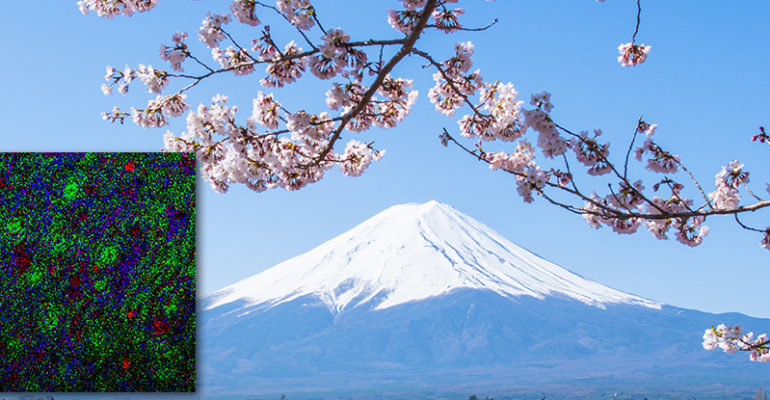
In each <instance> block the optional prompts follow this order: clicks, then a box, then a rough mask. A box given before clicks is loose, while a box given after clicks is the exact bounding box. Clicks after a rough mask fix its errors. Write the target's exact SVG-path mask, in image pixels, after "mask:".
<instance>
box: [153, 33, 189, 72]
mask: <svg viewBox="0 0 770 400" xmlns="http://www.w3.org/2000/svg"><path fill="white" fill-rule="evenodd" d="M185 39H187V33H184V32H177V33H175V34H174V35H173V36H172V37H171V40H172V41H173V42H174V47H168V46H166V45H160V59H161V60H163V61H166V62H167V63H169V64H171V69H173V70H174V71H179V72H183V71H184V68H182V63H183V62H184V60H185V59H187V55H188V54H189V49H188V48H187V44H186V43H185V42H184V41H185Z"/></svg>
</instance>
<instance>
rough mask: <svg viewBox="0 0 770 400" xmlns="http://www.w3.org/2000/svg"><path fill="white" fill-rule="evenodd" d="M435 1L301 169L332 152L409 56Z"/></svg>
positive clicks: (427, 4)
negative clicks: (317, 153)
mask: <svg viewBox="0 0 770 400" xmlns="http://www.w3.org/2000/svg"><path fill="white" fill-rule="evenodd" d="M436 1H437V0H427V2H426V4H425V7H424V8H423V10H422V12H421V13H420V17H419V19H418V20H417V24H416V25H415V26H414V28H413V30H412V33H410V34H409V36H407V37H406V39H405V40H404V42H403V45H402V47H401V49H400V50H399V51H398V52H397V53H396V54H395V55H394V56H393V57H392V58H391V59H390V61H388V63H387V64H385V66H384V67H382V68H381V69H380V71H379V73H378V74H377V77H376V78H375V80H374V82H373V83H372V84H371V86H369V89H368V90H367V91H366V92H365V93H364V94H363V96H362V97H361V99H360V100H359V101H358V102H357V104H356V105H355V106H354V107H353V109H351V110H350V111H348V112H347V113H346V114H345V115H343V116H342V120H341V121H340V123H339V125H338V126H337V128H336V129H335V130H334V132H333V133H332V136H331V138H330V139H329V145H328V146H326V147H325V148H324V149H323V150H322V151H321V153H320V154H319V155H318V156H317V157H314V159H313V161H312V162H311V163H309V164H305V165H301V167H312V166H316V165H318V163H320V162H321V161H322V160H323V159H324V157H326V155H327V154H329V152H330V151H332V148H333V147H334V143H336V142H337V140H339V138H340V136H341V135H342V130H343V129H345V125H347V123H348V122H350V120H351V119H352V118H353V117H355V116H356V115H357V114H358V113H359V112H361V111H362V110H363V109H364V107H365V106H366V103H368V102H369V100H370V99H371V98H372V96H373V95H374V93H375V92H376V91H377V89H379V87H380V86H381V85H382V83H383V81H384V80H385V76H386V75H387V74H389V73H390V71H391V70H393V68H394V67H395V66H396V64H398V63H399V62H400V61H401V60H402V59H403V58H404V57H406V55H407V54H409V53H410V52H411V51H412V48H413V47H414V44H415V43H416V42H417V39H418V38H419V37H420V34H421V33H422V31H423V30H424V29H425V26H426V25H427V23H428V18H430V15H431V13H432V12H433V10H434V9H435V7H436Z"/></svg>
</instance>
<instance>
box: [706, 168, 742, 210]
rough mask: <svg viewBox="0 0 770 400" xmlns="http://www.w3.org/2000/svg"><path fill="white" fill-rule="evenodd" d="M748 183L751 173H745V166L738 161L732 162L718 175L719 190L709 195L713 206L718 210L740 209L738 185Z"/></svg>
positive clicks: (717, 185)
mask: <svg viewBox="0 0 770 400" xmlns="http://www.w3.org/2000/svg"><path fill="white" fill-rule="evenodd" d="M747 183H749V173H748V172H744V171H743V164H740V163H739V162H738V161H732V162H730V164H729V165H728V166H727V167H722V171H720V172H719V173H718V174H717V175H716V187H717V190H715V191H713V192H711V193H709V199H710V200H711V205H712V206H713V207H714V209H717V210H732V209H735V208H738V203H740V201H741V195H740V193H739V192H738V185H741V184H743V185H745V184H747Z"/></svg>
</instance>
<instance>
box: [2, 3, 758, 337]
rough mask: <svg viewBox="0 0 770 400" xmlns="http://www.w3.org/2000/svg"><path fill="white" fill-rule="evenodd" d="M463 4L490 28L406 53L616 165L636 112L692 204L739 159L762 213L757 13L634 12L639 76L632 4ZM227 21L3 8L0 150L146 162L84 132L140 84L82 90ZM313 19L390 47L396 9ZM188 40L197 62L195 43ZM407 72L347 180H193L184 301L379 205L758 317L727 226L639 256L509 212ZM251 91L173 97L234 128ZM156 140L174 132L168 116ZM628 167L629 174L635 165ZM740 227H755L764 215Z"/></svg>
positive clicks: (420, 74)
mask: <svg viewBox="0 0 770 400" xmlns="http://www.w3.org/2000/svg"><path fill="white" fill-rule="evenodd" d="M469 3H470V4H471V5H472V8H470V9H468V11H467V14H466V15H467V18H466V19H465V21H467V22H468V24H469V25H472V26H482V25H485V24H487V23H488V22H491V21H492V20H493V19H494V18H495V17H498V18H499V20H500V21H499V23H498V24H496V25H495V26H494V27H493V28H491V29H489V30H487V31H485V32H480V33H472V32H466V33H460V34H455V35H449V36H445V35H443V34H440V33H437V32H436V33H431V34H430V35H429V36H426V37H425V38H424V39H423V40H421V41H420V42H418V47H419V48H421V49H423V50H427V51H430V52H432V53H433V54H435V55H436V57H437V58H441V59H443V58H446V57H448V56H449V55H450V54H451V52H452V49H453V46H452V45H453V43H454V42H457V41H466V40H471V41H473V42H474V43H475V45H476V56H475V57H474V61H475V62H476V64H475V66H474V68H481V71H482V74H483V75H484V77H485V78H486V79H487V80H492V81H494V80H495V79H499V80H500V81H503V82H508V81H510V82H512V83H513V84H514V85H515V86H516V88H517V89H518V90H519V92H520V93H521V97H522V99H524V100H525V101H527V100H528V99H529V95H530V94H531V93H536V92H540V91H542V90H547V91H549V92H551V93H552V101H553V102H554V104H555V108H554V111H553V113H552V116H553V117H554V118H555V119H556V120H557V122H559V123H560V124H561V125H563V126H566V127H569V128H570V129H573V130H575V131H580V130H590V129H594V128H601V129H603V130H604V132H605V136H603V137H604V138H606V139H608V140H610V141H611V142H612V143H613V144H612V148H611V149H612V150H614V151H615V154H614V157H616V158H615V159H616V160H617V159H619V157H621V153H622V152H623V149H625V148H626V147H627V146H628V140H629V139H630V135H631V133H632V131H633V129H634V126H635V124H636V120H637V118H638V117H639V116H640V115H643V116H644V117H645V119H647V120H648V121H650V122H654V123H658V124H659V126H660V128H659V130H658V133H657V135H656V136H657V139H658V141H659V143H661V144H663V145H665V146H667V147H668V149H669V150H671V151H672V152H674V153H675V154H679V155H680V156H681V158H682V160H683V161H684V162H685V164H686V165H687V166H688V167H689V168H690V169H691V170H692V171H693V172H694V174H695V175H696V176H697V177H698V178H699V179H700V181H701V183H703V184H704V185H705V187H706V190H707V191H711V190H713V184H714V175H715V174H716V173H717V172H718V171H719V169H720V167H721V166H722V165H725V164H727V163H728V162H729V161H731V160H733V159H740V160H741V161H742V162H744V163H745V164H746V167H747V168H748V169H749V170H750V171H751V172H752V175H751V178H752V182H753V184H754V186H753V187H754V190H755V191H757V192H758V193H761V194H762V195H764V196H765V197H767V196H768V194H767V193H766V192H765V188H764V187H765V185H764V182H768V181H770V173H769V171H768V167H767V166H768V163H767V160H768V156H770V146H767V145H760V144H757V143H752V142H750V136H751V135H753V134H755V133H756V132H757V130H758V129H757V128H758V126H759V125H770V114H769V113H768V110H770V96H768V93H770V79H768V75H767V66H768V65H770V51H769V50H768V47H767V43H766V42H767V38H768V37H770V25H768V24H767V20H766V17H767V15H770V3H767V2H736V3H735V4H731V5H730V6H729V7H727V6H725V5H724V4H722V3H718V2H703V1H696V0H681V1H676V2H672V1H662V0H658V1H643V3H642V5H643V13H642V25H641V29H640V32H639V36H638V40H639V41H641V42H643V43H646V44H650V45H652V51H651V53H650V56H649V58H648V60H647V62H646V63H645V64H644V65H642V66H640V67H636V68H623V67H621V66H620V65H619V64H618V62H617V61H616V57H617V50H616V48H617V46H618V45H619V44H620V43H624V42H628V41H630V38H631V35H632V33H633V29H634V24H635V18H636V5H635V2H634V1H631V0H607V1H606V2H604V3H598V2H595V1H593V0H560V1H548V2H544V1H511V0H500V1H497V2H481V1H473V2H469ZM227 4H228V2H223V1H162V2H161V4H160V5H159V6H158V7H157V8H156V9H155V10H153V11H151V12H150V13H146V14H140V15H135V16H134V17H132V18H124V17H120V18H116V19H114V20H111V21H109V20H103V19H101V18H98V17H96V16H95V15H93V14H92V15H89V16H83V15H81V14H80V12H79V11H78V8H77V6H76V4H75V1H74V0H70V1H66V0H65V1H51V2H45V6H42V5H41V6H35V7H33V6H30V5H29V4H27V3H25V2H18V1H14V2H8V3H7V4H4V5H3V9H4V15H6V18H4V21H3V24H2V25H0V34H2V37H3V38H5V41H4V48H5V51H4V55H3V57H2V60H1V61H0V63H1V64H0V71H2V73H0V89H2V92H3V93H2V94H3V96H0V117H1V118H0V138H1V139H2V140H1V141H0V143H1V144H0V150H2V151H157V150H159V149H161V147H162V139H161V137H162V135H163V133H165V131H166V128H162V129H142V128H139V127H136V126H134V125H132V124H130V123H127V124H126V125H124V126H120V125H111V124H109V123H106V122H104V121H102V120H101V119H100V113H101V112H102V111H107V110H109V109H111V108H112V106H113V105H120V106H121V107H124V108H128V107H129V106H130V105H141V104H145V103H146V101H147V99H148V94H147V93H146V92H144V89H143V88H142V87H141V86H140V85H136V86H134V87H132V89H131V92H130V93H129V96H127V97H121V96H114V97H105V96H103V95H102V93H101V90H100V88H99V87H100V85H101V84H102V83H103V80H102V79H103V78H102V77H103V75H104V69H105V65H107V64H110V65H114V66H116V67H118V68H121V67H123V66H124V65H127V64H128V65H132V66H136V65H137V64H139V63H144V64H151V65H154V66H158V67H160V68H164V69H168V67H167V65H164V63H163V62H162V61H161V60H160V59H159V57H158V48H159V46H160V44H161V43H165V44H169V43H170V37H171V34H173V33H174V32H175V31H178V30H179V31H186V32H189V33H190V36H191V37H195V33H196V32H197V30H198V27H199V24H200V21H201V19H202V18H203V17H204V16H205V13H206V11H208V10H211V11H212V12H214V13H221V12H223V11H225V10H226V9H227ZM314 4H316V6H317V8H318V10H319V14H320V15H321V18H322V20H323V21H324V23H325V25H326V26H327V27H334V26H340V27H343V28H344V29H345V30H346V31H347V32H349V33H351V36H352V37H353V39H354V40H363V39H369V38H371V37H376V38H395V37H397V35H398V34H397V33H396V32H395V31H393V30H392V29H391V28H390V27H389V25H388V24H387V20H386V13H385V9H387V8H397V7H398V4H399V3H398V2H396V1H377V2H374V1H367V2H363V1H347V0H346V1H316V2H315V3H314ZM466 7H468V5H466ZM276 29H277V28H276ZM258 34H259V33H258V32H255V33H252V35H254V37H257V36H258ZM313 34H314V35H318V33H317V32H314V33H313ZM191 43H194V46H195V47H194V50H196V49H197V50H198V51H199V52H200V51H203V53H204V54H203V55H204V56H206V55H207V52H206V51H205V49H203V48H202V46H201V45H200V44H199V43H198V42H197V41H191ZM199 54H200V53H199ZM421 66H422V65H421V63H420V60H407V61H406V62H404V63H403V65H401V66H399V67H398V68H397V69H396V70H395V71H394V75H397V76H403V77H407V78H412V79H414V80H415V83H416V88H417V89H418V90H419V91H420V100H419V101H418V103H417V104H416V105H415V107H414V109H413V112H412V114H411V115H410V116H409V117H408V118H407V120H406V121H405V122H404V123H403V124H401V125H399V126H398V127H397V128H395V129H391V130H384V131H383V130H373V131H369V132H367V133H365V134H364V136H361V135H357V134H350V135H348V136H347V138H358V139H362V140H363V141H369V140H375V141H376V146H377V147H378V148H384V149H387V154H386V156H385V157H384V158H383V160H382V161H381V162H379V163H376V164H374V165H373V166H372V167H371V168H370V169H369V170H368V171H367V172H366V173H365V174H364V175H363V176H362V177H358V178H348V177H344V176H343V175H342V174H341V173H340V172H338V171H333V172H330V173H329V174H328V175H327V178H325V179H324V180H322V181H321V182H319V183H316V184H313V185H311V186H309V187H307V188H305V189H303V190H301V191H298V192H286V191H283V190H274V191H270V192H266V193H261V194H258V193H254V192H251V191H248V190H246V189H245V188H242V187H233V188H232V189H231V191H230V192H229V193H227V194H225V195H219V194H216V193H214V192H213V191H212V190H211V189H210V188H209V187H208V186H206V185H205V184H203V183H201V185H200V186H199V193H200V194H199V198H200V202H199V204H198V216H199V217H198V222H199V230H198V232H199V241H198V243H199V254H200V257H199V278H200V281H199V293H201V294H205V293H209V292H211V291H213V290H216V289H218V288H221V287H224V286H226V285H228V284H231V283H234V282H236V281H238V280H240V279H242V278H244V277H247V276H250V275H252V274H255V273H257V272H260V271H262V270H264V269H266V268H269V267H271V266H273V265H275V264H277V263H278V262H280V261H283V260H285V259H287V258H290V257H292V256H295V255H298V254H300V253H302V252H305V251H307V250H310V249H311V248H313V247H315V246H317V245H319V244H321V243H322V242H324V241H326V240H328V239H330V238H332V237H334V236H336V235H338V234H340V233H342V232H344V231H346V230H348V229H350V228H352V227H353V226H355V225H357V224H358V223H360V222H362V221H363V220H365V219H366V218H368V217H370V216H372V215H374V214H376V213H378V212H380V211H382V210H384V209H385V208H387V207H389V206H391V205H394V204H399V203H406V202H424V201H427V200H431V199H436V200H439V201H442V202H445V203H448V204H451V205H452V206H454V207H455V208H457V209H458V210H460V211H462V212H464V213H466V214H468V215H470V216H471V217H474V218H476V219H477V220H479V221H481V222H483V223H485V224H486V225H488V226H490V227H492V228H493V229H495V230H497V231H498V232H500V233H501V234H503V235H504V236H506V237H508V238H509V239H511V240H512V241H514V242H516V243H518V244H520V245H521V246H523V247H525V248H528V249H530V250H532V251H534V252H536V253H538V254H540V255H541V256H544V257H545V258H547V259H549V260H551V261H553V262H556V263H557V264H560V265H562V266H564V267H566V268H568V269H570V270H572V271H574V272H576V273H579V274H581V275H583V276H585V277H588V278H590V279H593V280H596V281H598V282H601V283H603V284H606V285H609V286H612V287H615V288H617V289H620V290H623V291H627V292H631V293H634V294H637V295H640V296H644V297H647V298H651V299H654V300H658V301H662V302H666V303H669V304H673V305H676V306H680V307H686V308H694V309H700V310H704V311H711V312H726V311H739V312H743V313H746V314H749V315H753V316H760V317H767V318H770V290H768V284H767V282H768V278H767V277H768V275H769V274H770V252H768V251H767V250H764V249H762V248H760V247H759V246H758V242H759V240H760V237H759V235H758V234H755V233H751V232H746V231H743V230H740V229H738V228H737V227H736V226H735V224H734V222H733V221H732V220H731V219H729V218H712V219H710V220H709V221H708V222H709V225H710V227H711V233H710V234H709V236H708V237H707V238H706V241H705V243H704V244H703V245H701V246H700V247H698V248H694V249H693V248H688V247H685V246H683V245H680V244H678V243H677V242H675V241H673V240H669V241H658V240H655V239H654V238H653V237H652V236H651V235H650V234H649V233H647V232H646V231H640V232H639V233H637V234H636V235H633V236H618V235H616V234H614V233H612V232H611V231H609V230H608V229H606V228H603V229H601V230H598V231H597V230H593V229H591V228H590V227H589V226H588V225H587V224H586V223H585V222H584V221H583V219H582V218H580V217H578V216H574V215H572V214H568V213H567V212H565V211H562V210H560V209H556V208H554V207H553V206H550V205H548V204H546V202H545V201H543V200H536V201H535V203H534V204H525V203H524V202H523V201H522V200H521V199H520V197H519V196H518V195H517V194H516V188H515V184H514V182H513V180H512V179H511V177H510V176H508V175H506V174H504V173H500V172H493V171H490V170H489V169H488V168H487V167H486V166H485V165H483V164H481V163H479V162H476V161H475V160H473V159H472V158H469V157H467V156H464V155H463V154H462V153H461V152H460V150H459V149H457V148H452V147H449V148H444V147H442V146H441V144H440V143H439V141H438V138H437V136H438V134H439V133H440V131H441V129H442V128H443V127H446V128H448V129H450V131H453V130H454V131H456V123H455V120H454V119H452V118H447V117H444V116H443V115H440V114H438V113H436V112H435V111H434V110H433V106H432V104H430V103H429V101H428V99H427V92H428V89H429V88H430V87H431V86H432V80H431V78H430V76H431V73H432V71H429V70H428V69H422V68H421ZM261 77H262V73H261V70H260V71H258V73H256V74H253V75H250V76H247V77H244V78H240V79H234V78H233V77H232V76H226V77H221V78H218V79H216V80H212V81H211V82H208V83H206V84H204V85H200V87H198V88H196V90H195V91H193V92H191V94H190V97H189V98H188V100H189V102H190V103H192V104H194V105H197V104H198V103H200V102H206V101H208V99H209V98H210V97H211V96H213V95H214V94H216V93H223V94H227V95H229V96H230V97H231V99H232V103H234V104H239V105H240V106H241V115H242V117H243V118H244V119H245V118H246V117H247V116H248V115H249V114H250V112H251V100H250V99H251V98H253V97H254V96H255V95H256V92H257V91H258V90H263V91H267V90H266V89H264V88H262V87H260V85H259V83H258V79H260V78H261ZM328 87H329V83H328V82H321V81H318V80H317V79H315V78H311V79H303V80H302V81H300V83H299V86H297V87H295V88H292V89H290V90H288V91H284V92H282V93H280V94H279V96H280V98H281V99H282V100H284V101H286V102H287V103H290V104H291V105H292V107H293V108H299V107H306V108H308V109H310V110H314V111H317V112H320V111H323V110H324V107H325V105H324V94H323V93H324V92H325V91H326V90H327V89H328ZM168 129H170V130H171V131H173V132H176V133H179V132H181V131H182V130H183V129H184V121H183V118H180V119H178V120H175V121H174V122H173V123H172V125H171V126H170V127H168ZM530 140H531V141H534V139H530ZM469 144H470V143H469ZM486 147H487V148H489V149H490V150H497V149H504V148H505V147H504V146H502V145H501V146H498V147H496V146H494V145H487V146H486ZM508 150H509V151H510V148H509V149H508ZM633 168H634V169H632V172H639V171H640V170H641V169H640V168H638V164H633ZM646 176H649V175H646ZM586 182H587V183H588V182H589V181H588V180H587V181H586ZM590 182H594V184H595V185H596V187H597V189H598V190H602V189H603V187H604V185H606V183H605V181H603V180H596V181H590ZM746 221H747V222H753V223H755V224H756V225H759V226H766V225H768V224H770V219H769V218H768V212H760V213H757V215H752V216H747V217H746ZM715 322H721V321H715ZM724 322H729V321H724ZM757 329H758V330H760V329H765V330H766V329H767V327H757Z"/></svg>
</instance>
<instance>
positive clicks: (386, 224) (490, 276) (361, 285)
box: [204, 201, 661, 312]
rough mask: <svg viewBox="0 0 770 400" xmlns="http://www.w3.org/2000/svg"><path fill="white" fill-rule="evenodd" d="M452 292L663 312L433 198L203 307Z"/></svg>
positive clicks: (399, 298) (340, 306)
mask: <svg viewBox="0 0 770 400" xmlns="http://www.w3.org/2000/svg"><path fill="white" fill-rule="evenodd" d="M458 289H487V290H491V291H493V292H495V293H498V294H500V295H502V296H507V297H511V296H521V295H527V296H533V297H536V298H544V297H545V296H554V295H562V296H566V297H570V298H574V299H576V300H579V301H581V302H583V303H586V304H589V305H592V306H597V307H600V308H601V307H604V306H605V305H606V304H609V303H622V304H637V305H642V306H645V307H651V308H660V306H661V305H660V304H659V303H655V302H653V301H650V300H646V299H643V298H641V297H638V296H633V295H630V294H626V293H623V292H621V291H618V290H615V289H611V288H609V287H606V286H604V285H601V284H599V283H596V282H593V281H590V280H587V279H584V278H582V277H580V276H578V275H576V274H574V273H572V272H569V271H567V270H566V269H564V268H562V267H559V266H557V265H555V264H553V263H550V262H548V261H546V260H544V259H542V258H540V257H538V256H536V255H534V254H532V253H530V252H529V251H527V250H524V249H522V248H521V247H519V246H517V245H516V244H514V243H512V242H510V241H509V240H507V239H505V238H504V237H502V236H501V235H500V234H498V233H496V232H494V231H493V230H491V229H490V228H488V227H487V226H485V225H483V224H482V223H480V222H478V221H476V220H474V219H472V218H470V217H468V216H466V215H464V214H462V213H460V212H459V211H457V210H455V209H454V208H452V207H451V206H448V205H446V204H441V203H438V202H436V201H430V202H427V203H424V204H405V205H398V206H393V207H390V208H388V209H387V210H385V211H383V212H381V213H380V214H377V215H376V216H374V217H372V218H370V219H368V220H366V221H365V222H363V223H362V224H360V225H358V226H357V227H355V228H353V229H351V230H350V231H348V232H345V233H343V234H342V235H339V236H337V237H336V238H334V239H332V240H329V241H328V242H326V243H324V244H322V245H320V246H318V247H316V248H315V249H313V250H311V251H309V252H307V253H305V254H302V255H300V256H298V257H294V258H292V259H290V260H287V261H285V262H283V263H280V264H278V265H276V266H275V267H273V268H271V269H269V270H267V271H264V272H262V273H260V274H257V275H254V276H252V277H250V278H247V279H245V280H243V281H241V282H238V283H236V284H234V285H232V286H229V287H226V288H224V289H221V290H219V291H217V292H214V293H213V294H212V295H211V296H209V297H208V298H207V299H206V300H207V302H206V303H204V304H205V305H204V306H205V308H206V309H211V308H214V307H217V306H219V305H222V304H226V303H229V302H232V301H234V300H238V299H242V300H245V301H246V303H248V304H266V305H271V306H274V305H277V304H280V303H282V302H286V301H291V300H293V299H296V298H299V297H302V296H305V295H313V296H317V297H319V298H320V299H321V300H322V301H323V302H324V303H325V304H326V305H327V307H329V309H330V310H333V311H335V312H341V311H342V310H344V309H345V308H349V307H357V306H362V305H368V306H370V307H372V308H375V309H385V308H388V307H393V306H395V305H399V304H403V303H406V302H410V301H416V300H422V299H427V298H429V297H433V296H438V295H441V294H445V293H448V292H450V291H453V290H458Z"/></svg>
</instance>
